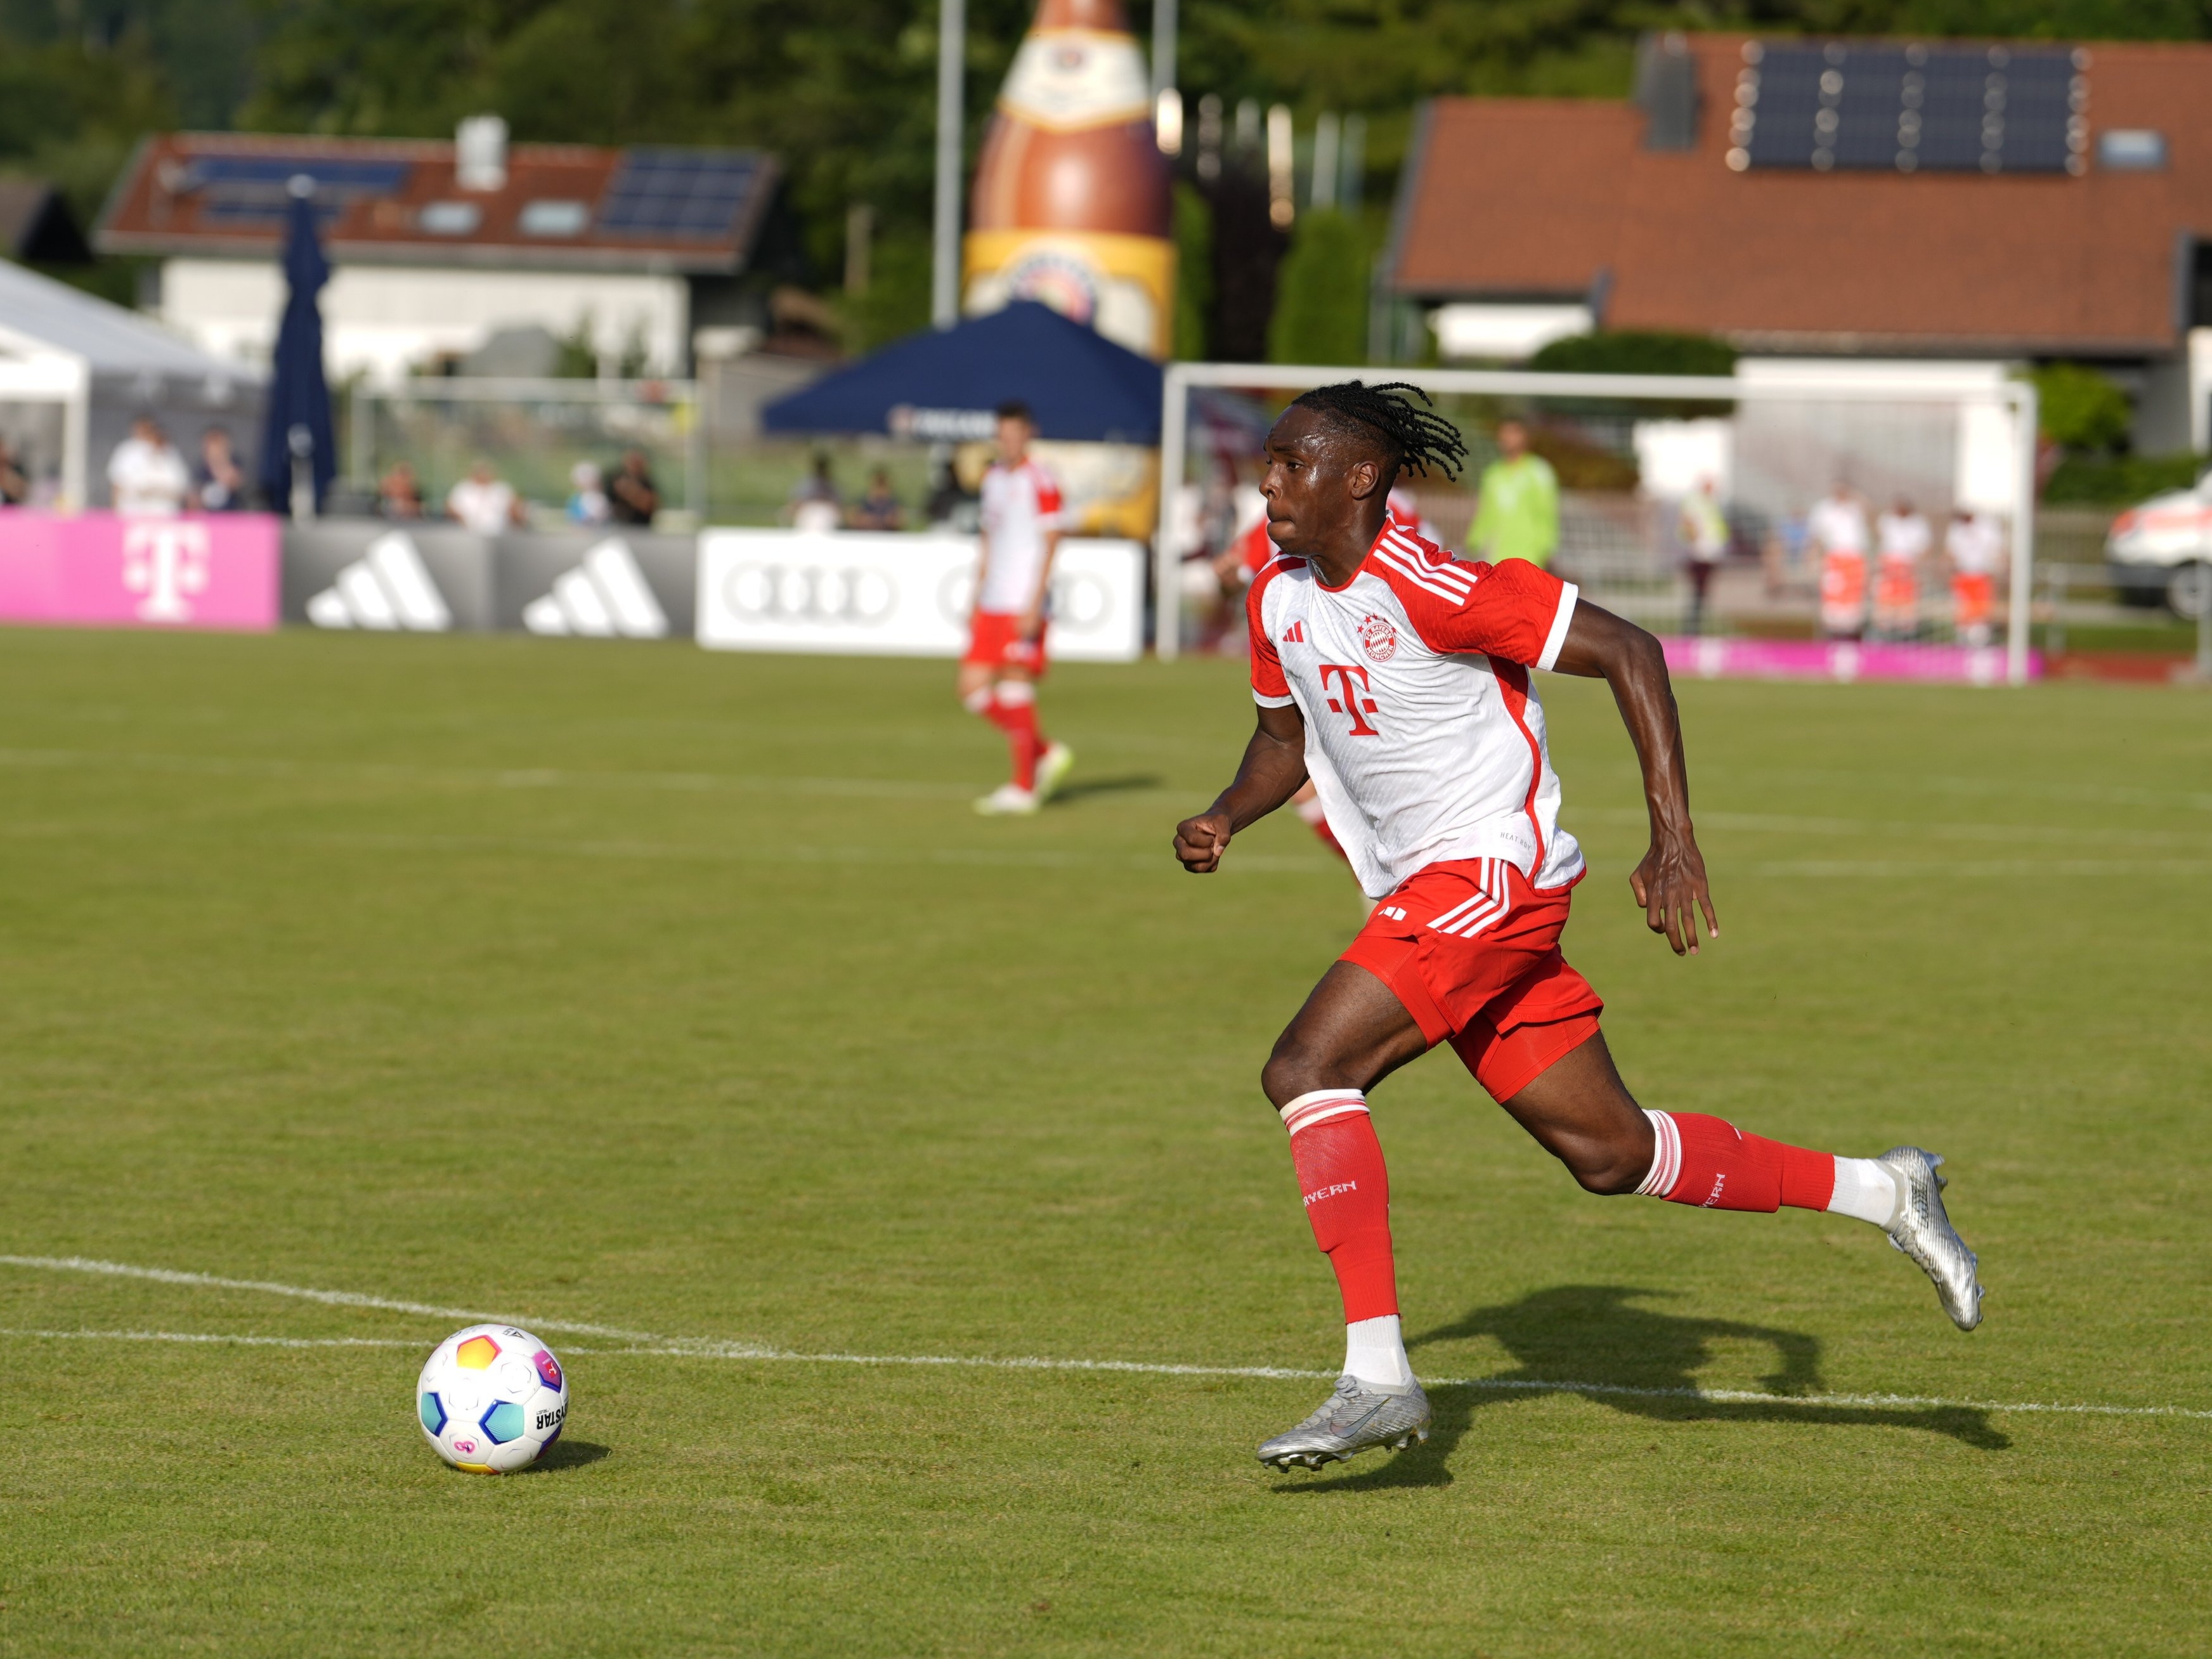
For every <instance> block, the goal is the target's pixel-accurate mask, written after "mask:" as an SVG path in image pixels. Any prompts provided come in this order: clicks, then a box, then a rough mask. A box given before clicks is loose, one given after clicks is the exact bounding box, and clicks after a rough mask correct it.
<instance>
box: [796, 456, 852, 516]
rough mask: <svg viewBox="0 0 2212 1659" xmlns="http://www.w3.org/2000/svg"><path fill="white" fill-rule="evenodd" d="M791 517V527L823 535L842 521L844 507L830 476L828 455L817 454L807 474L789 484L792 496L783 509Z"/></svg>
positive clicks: (835, 484) (833, 480) (834, 481)
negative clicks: (796, 481)
mask: <svg viewBox="0 0 2212 1659" xmlns="http://www.w3.org/2000/svg"><path fill="white" fill-rule="evenodd" d="M784 510H785V511H786V512H787V513H789V514H790V517H791V527H792V528H793V530H803V531H805V532H807V533H809V534H810V535H817V536H818V535H823V534H825V533H827V532H829V531H832V530H835V529H836V528H837V527H838V526H840V525H841V524H842V523H843V522H844V518H845V515H844V509H843V507H842V505H841V503H840V501H839V499H838V495H837V483H836V479H834V478H832V477H830V476H829V457H828V456H827V455H823V454H817V455H816V456H815V458H814V465H812V466H811V468H809V469H808V471H807V474H806V476H805V477H803V478H801V479H800V480H799V482H798V483H795V484H793V486H792V487H791V500H790V501H789V502H788V503H787V505H786V507H785V509H784Z"/></svg>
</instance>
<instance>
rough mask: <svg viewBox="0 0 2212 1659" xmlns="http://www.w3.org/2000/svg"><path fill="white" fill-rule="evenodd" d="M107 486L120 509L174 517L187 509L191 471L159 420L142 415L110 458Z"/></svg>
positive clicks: (141, 513)
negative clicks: (162, 428)
mask: <svg viewBox="0 0 2212 1659" xmlns="http://www.w3.org/2000/svg"><path fill="white" fill-rule="evenodd" d="M107 486H108V489H109V491H110V492H111V495H112V500H113V501H114V503H115V510H116V511H117V512H118V513H131V514H135V515H137V516H140V517H171V516H173V515H174V514H176V513H181V512H183V511H184V510H185V501H186V500H187V499H188V498H189V497H190V495H191V489H192V475H191V472H190V471H188V470H187V469H186V467H185V458H184V457H183V456H181V455H179V454H178V453H177V449H176V446H175V445H174V444H172V443H171V442H170V441H169V440H168V438H167V436H166V435H164V434H163V433H162V431H161V425H160V423H159V422H156V421H155V419H154V417H153V416H150V415H141V416H139V417H138V418H137V420H135V421H133V422H131V435H130V436H129V437H127V438H125V440H124V441H122V442H121V443H119V444H118V445H116V446H115V453H113V454H112V455H111V456H109V457H108V458H107Z"/></svg>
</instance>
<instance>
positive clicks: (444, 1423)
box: [415, 1325, 568, 1474]
mask: <svg viewBox="0 0 2212 1659" xmlns="http://www.w3.org/2000/svg"><path fill="white" fill-rule="evenodd" d="M415 1410H416V1416H417V1418H419V1419H421V1421H422V1432H423V1434H424V1435H425V1436H427V1437H428V1439H429V1442H430V1449H431V1450H433V1451H435V1452H436V1453H437V1454H438V1455H439V1456H441V1457H442V1458H444V1459H445V1460H446V1461H447V1462H448V1463H451V1464H452V1465H453V1467H454V1468H457V1469H466V1470H467V1471H468V1472H469V1473H470V1474H512V1473H513V1471H515V1470H516V1469H523V1468H529V1467H530V1465H532V1463H535V1462H537V1461H538V1454H539V1453H541V1452H543V1451H544V1449H546V1448H547V1447H548V1446H550V1445H551V1444H552V1443H554V1442H555V1441H556V1440H558V1439H559V1438H560V1437H561V1424H562V1420H563V1419H565V1418H567V1416H568V1378H567V1377H566V1376H563V1375H562V1370H561V1362H560V1361H559V1360H557V1359H556V1358H554V1357H553V1351H552V1350H551V1349H550V1348H549V1347H547V1346H545V1345H544V1343H543V1342H540V1341H539V1340H538V1339H537V1338H536V1337H534V1336H532V1335H531V1334H530V1333H529V1332H528V1331H519V1330H517V1329H515V1328H514V1327H513V1326H512V1325H471V1326H470V1327H469V1328H467V1329H466V1330H465V1331H455V1332H454V1333H453V1334H452V1335H451V1336H449V1337H447V1339H446V1340H444V1341H443V1342H441V1343H440V1344H439V1345H438V1346H437V1348H436V1350H435V1352H433V1353H432V1354H431V1355H430V1358H429V1359H428V1361H427V1362H426V1363H425V1364H424V1365H423V1367H422V1380H421V1381H420V1382H418V1383H416V1385H415Z"/></svg>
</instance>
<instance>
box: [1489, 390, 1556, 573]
mask: <svg viewBox="0 0 2212 1659" xmlns="http://www.w3.org/2000/svg"><path fill="white" fill-rule="evenodd" d="M1468 541H1470V542H1472V543H1474V551H1475V552H1476V553H1477V554H1479V555H1480V556H1482V557H1483V558H1486V559H1487V560H1489V561H1490V562H1491V563H1492V564H1496V563H1498V562H1500V561H1501V560H1504V559H1526V560H1528V562H1529V563H1530V564H1533V565H1535V566H1538V567H1539V568H1541V567H1543V566H1545V565H1548V564H1549V563H1551V562H1552V555H1553V554H1554V553H1556V552H1558V551H1559V478H1558V477H1557V475H1555V474H1554V473H1553V471H1552V464H1551V463H1550V462H1549V461H1547V460H1546V459H1544V458H1543V457H1542V456H1541V455H1532V454H1530V453H1528V428H1527V427H1525V426H1523V425H1522V424H1521V422H1518V421H1501V422H1498V459H1496V460H1494V461H1492V463H1491V464H1490V465H1488V466H1486V467H1485V468H1483V469H1482V494H1481V496H1480V499H1479V501H1478V503H1477V505H1476V507H1475V509H1474V528H1473V529H1472V530H1470V531H1469V532H1468Z"/></svg>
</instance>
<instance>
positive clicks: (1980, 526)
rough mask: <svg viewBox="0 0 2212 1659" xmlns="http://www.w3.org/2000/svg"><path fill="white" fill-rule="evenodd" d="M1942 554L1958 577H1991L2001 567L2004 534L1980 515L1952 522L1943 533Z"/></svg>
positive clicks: (1994, 524)
mask: <svg viewBox="0 0 2212 1659" xmlns="http://www.w3.org/2000/svg"><path fill="white" fill-rule="evenodd" d="M1943 550H1944V552H1946V553H1947V554H1948V555H1949V556H1950V558H1951V563H1952V566H1953V568H1955V569H1957V570H1958V571H1959V572H1960V574H1962V575H1967V576H1993V575H1995V574H1996V572H1997V569H1998V568H1999V567H2000V566H2001V565H2002V564H2003V563H2004V532H2002V531H2001V530H1999V529H1998V528H1997V526H1996V523H1995V521H1993V520H1990V519H1989V518H1987V517H1985V516H1984V515H1983V514H1981V513H1976V514H1975V515H1974V516H1973V517H1972V518H1966V519H1954V520H1952V521H1951V527H1950V528H1949V529H1948V530H1947V531H1945V532H1943Z"/></svg>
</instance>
